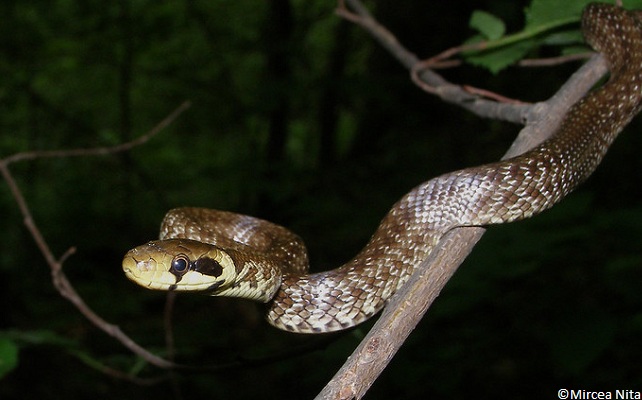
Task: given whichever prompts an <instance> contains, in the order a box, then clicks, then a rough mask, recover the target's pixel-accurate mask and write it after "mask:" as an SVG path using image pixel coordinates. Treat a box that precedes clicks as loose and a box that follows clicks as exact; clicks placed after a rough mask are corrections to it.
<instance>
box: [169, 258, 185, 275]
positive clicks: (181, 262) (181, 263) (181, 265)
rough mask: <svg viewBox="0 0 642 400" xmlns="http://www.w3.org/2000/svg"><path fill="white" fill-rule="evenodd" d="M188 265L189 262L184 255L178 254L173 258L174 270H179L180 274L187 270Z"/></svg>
mask: <svg viewBox="0 0 642 400" xmlns="http://www.w3.org/2000/svg"><path fill="white" fill-rule="evenodd" d="M188 267H189V263H188V262H187V259H186V258H185V257H184V256H178V257H176V258H174V260H172V270H174V272H178V273H179V274H180V273H183V272H185V271H187V268H188Z"/></svg>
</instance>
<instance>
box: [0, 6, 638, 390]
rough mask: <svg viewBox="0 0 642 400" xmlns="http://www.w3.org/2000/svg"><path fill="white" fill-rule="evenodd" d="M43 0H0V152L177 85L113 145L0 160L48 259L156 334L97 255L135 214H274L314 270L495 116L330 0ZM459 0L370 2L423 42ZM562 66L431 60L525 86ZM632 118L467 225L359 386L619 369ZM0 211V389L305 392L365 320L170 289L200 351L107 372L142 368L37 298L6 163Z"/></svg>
mask: <svg viewBox="0 0 642 400" xmlns="http://www.w3.org/2000/svg"><path fill="white" fill-rule="evenodd" d="M47 3H48V4H45V2H42V4H41V2H37V1H21V2H17V1H4V2H2V4H1V5H0V12H2V15H3V18H2V22H1V23H0V52H1V54H0V68H1V70H0V75H1V76H2V78H1V82H2V85H1V88H0V105H1V108H0V118H1V119H0V121H1V126H2V132H1V134H0V154H1V156H2V157H5V156H7V155H10V154H13V153H16V152H19V151H30V150H49V149H67V148H76V147H92V146H105V145H113V144H117V143H120V142H124V141H128V140H131V139H132V138H134V137H136V136H138V135H141V134H143V133H144V132H146V131H148V130H149V129H150V128H151V127H152V126H154V125H155V124H156V123H157V122H158V121H160V120H161V119H162V118H164V117H165V116H166V115H167V114H168V113H169V112H170V111H171V110H173V109H174V108H175V107H177V106H178V105H179V104H180V103H182V102H183V101H185V100H189V101H191V103H192V107H191V108H190V109H189V110H188V111H187V112H186V113H185V114H183V115H182V116H181V117H180V119H179V120H177V121H176V122H175V123H174V124H172V125H171V126H170V127H169V128H168V129H166V130H165V131H164V132H163V133H161V134H160V135H159V136H157V137H156V138H154V139H153V140H152V141H151V142H149V143H148V144H146V145H144V146H141V147H137V148H135V149H134V150H132V151H131V152H128V153H125V154H119V155H113V156H106V157H87V158H63V159H40V160H36V161H29V162H22V163H19V164H15V165H13V166H12V171H13V173H14V174H15V177H16V179H17V180H18V183H19V185H20V187H21V189H22V190H23V191H24V194H25V196H26V199H27V201H28V202H29V205H30V206H31V207H32V209H33V213H34V217H35V219H36V222H37V223H38V224H39V226H40V227H41V229H42V230H43V233H44V235H45V237H46V238H47V240H48V241H49V244H50V245H51V247H52V249H53V251H54V252H55V254H56V255H58V256H59V255H61V254H62V253H63V252H64V251H65V250H66V249H67V248H69V247H70V246H76V247H77V248H78V252H77V254H76V255H74V256H73V257H71V258H70V259H69V260H68V261H67V262H66V263H65V271H66V273H67V274H68V276H69V278H70V279H71V281H72V283H73V284H74V285H75V287H76V289H77V290H78V292H79V293H80V295H81V296H82V297H83V298H84V299H85V300H86V301H87V303H88V304H89V305H90V306H91V307H92V308H93V309H94V310H95V311H97V312H98V313H99V314H100V315H102V316H103V317H104V318H106V319H107V320H108V321H110V322H112V323H115V324H117V325H119V326H120V327H121V328H122V329H123V330H124V331H125V332H126V333H127V334H129V335H131V336H132V337H133V338H134V339H135V340H136V341H137V342H138V343H140V344H141V345H143V346H144V347H146V348H148V349H150V350H152V351H155V352H158V354H160V355H166V354H165V353H164V352H165V347H164V330H163V305H164V302H165V296H164V294H162V293H157V292H148V291H145V290H143V289H141V288H139V287H137V286H135V285H134V284H132V283H130V282H128V281H127V280H126V279H125V277H124V275H123V273H122V270H121V267H120V261H121V259H122V256H123V254H124V253H125V252H126V251H127V250H128V249H129V248H131V247H134V246H136V245H138V244H142V243H144V242H146V241H148V240H151V239H153V238H155V237H156V235H157V231H158V224H159V223H160V220H161V218H162V216H163V215H164V213H165V212H166V211H167V210H168V209H170V208H172V207H177V206H184V205H190V206H205V207H211V208H218V209H226V210H232V211H237V212H243V213H247V214H251V215H255V216H259V217H262V218H265V219H268V220H271V221H274V222H277V223H280V224H283V225H285V226H287V227H289V228H291V229H292V230H294V231H295V232H297V233H298V234H300V235H301V236H302V237H303V238H304V239H305V241H306V243H307V245H308V248H309V250H310V252H311V258H312V265H313V267H312V268H313V269H314V270H317V271H320V270H325V269H330V268H334V267H336V266H338V265H340V264H341V263H342V262H343V261H346V260H347V259H348V258H350V257H351V256H352V255H354V254H355V253H356V252H357V251H358V250H359V249H360V246H362V245H363V244H364V243H365V241H366V240H367V238H368V237H369V235H370V234H371V233H372V232H373V231H374V228H375V227H376V225H377V223H378V221H379V219H380V218H381V217H382V216H383V215H384V214H385V212H386V211H387V210H388V208H389V207H390V206H391V204H392V203H394V201H395V200H397V199H398V198H399V197H400V196H401V195H403V194H404V193H405V192H407V191H408V190H409V189H410V188H412V187H413V186H415V185H416V184H418V183H420V182H422V181H425V180H427V179H429V178H430V177H433V176H436V175H438V174H440V173H443V172H447V171H450V170H454V169H458V168H462V167H465V166H471V165H476V164H481V163H484V162H488V161H492V160H496V159H498V158H499V157H500V156H501V154H502V153H503V152H504V151H505V149H506V148H507V146H508V144H509V143H510V142H511V140H512V138H513V137H514V135H515V134H516V133H517V132H518V130H519V127H517V126H512V125H509V124H505V123H500V122H495V121H489V120H483V119H481V118H478V117H476V116H474V115H472V114H469V113H466V112H464V111H462V110H460V109H459V108H457V107H455V106H452V105H448V104H443V103H442V102H440V101H439V100H438V99H436V98H434V97H432V96H430V95H427V94H425V93H423V92H421V91H420V90H419V89H418V88H416V87H415V86H414V85H413V84H412V83H411V82H410V80H409V76H408V72H407V71H405V70H404V69H403V68H402V67H401V66H400V65H398V64H397V63H396V62H395V61H394V60H393V59H392V58H391V57H390V55H389V54H387V53H385V52H384V51H383V50H381V49H380V48H379V47H378V46H377V45H376V44H375V43H373V41H372V39H371V38H370V37H369V36H368V35H367V34H365V33H364V32H363V31H362V30H360V29H359V28H358V27H356V26H353V25H351V24H349V23H347V22H345V21H342V20H340V19H339V18H338V17H336V16H335V15H334V14H333V9H334V7H335V5H334V4H333V3H332V2H322V1H294V0H291V1H286V0H277V1H265V2H262V1H261V2H258V1H236V2H220V1H200V0H184V1H165V2H155V1H146V0H137V1H126V0H121V1H115V2H99V1H95V0H85V1H77V2H71V1H62V0H57V1H52V2H47ZM471 3H472V2H470V1H463V0H458V1H448V2H437V1H433V2H427V1H414V2H411V1H404V2H400V1H391V0H381V1H377V2H376V5H374V4H370V7H371V9H372V10H373V12H374V13H375V15H376V16H377V17H378V18H379V20H380V21H381V22H382V23H383V24H384V25H386V26H387V27H388V28H389V29H390V30H391V31H392V32H394V33H395V34H396V35H398V38H399V39H400V41H401V42H402V43H403V44H404V45H406V46H407V47H408V48H409V49H410V50H411V51H413V52H415V53H416V54H417V55H418V56H420V57H428V56H431V55H434V54H436V53H438V52H440V51H442V50H444V49H446V48H448V47H451V46H454V45H458V44H460V43H462V42H463V41H464V40H465V39H466V38H468V37H470V36H471V35H472V32H471V31H470V30H469V29H468V28H467V21H468V18H469V16H470V13H471V12H472V11H473V5H471ZM474 3H475V4H474V6H475V7H476V8H478V9H484V10H486V11H489V12H491V13H493V14H496V15H498V16H500V17H502V18H503V19H504V20H505V21H508V25H509V31H515V30H518V29H520V27H521V26H522V24H523V8H524V7H525V6H526V5H527V2H526V1H514V0H494V1H490V0H488V1H478V2H474ZM537 55H538V54H532V55H531V56H537ZM578 65H579V64H575V65H566V66H560V67H556V68H550V69H541V70H540V69H519V68H509V69H508V70H506V71H503V72H502V73H501V74H499V75H497V76H493V75H491V74H489V73H487V72H486V71H483V70H481V69H478V68H472V67H462V68H459V69H454V70H448V71H444V72H443V73H444V75H445V76H446V77H447V78H448V79H450V80H452V81H454V82H458V83H465V84H470V85H475V86H480V87H484V88H487V89H490V90H494V91H497V92H499V93H502V94H504V95H507V96H512V97H515V98H519V99H521V100H524V101H538V100H545V99H546V98H547V97H548V96H550V95H551V94H552V93H554V92H555V90H556V89H557V88H558V87H559V85H560V84H562V83H563V82H564V80H565V79H566V78H567V77H568V75H569V74H570V73H572V71H573V70H574V69H576V68H577V66H578ZM640 128H641V125H640V122H639V121H637V122H634V123H633V124H632V125H631V126H630V127H629V128H628V129H627V130H626V131H625V132H624V134H623V135H622V137H621V138H620V139H618V141H616V143H615V145H614V146H613V148H612V149H611V151H610V153H609V155H608V156H607V157H606V159H605V161H604V163H603V165H602V166H601V167H600V168H599V169H598V171H597V172H596V173H595V175H594V176H593V177H592V178H591V179H590V180H589V182H587V183H586V184H585V185H584V186H583V187H582V188H581V189H580V190H578V191H577V192H576V193H575V194H573V195H572V196H570V197H569V198H568V199H566V200H565V201H564V202H563V203H562V204H560V205H559V206H557V207H556V208H554V209H553V210H551V211H550V212H546V213H545V214H543V215H541V216H538V217H536V218H534V219H532V220H530V221H526V222H521V223H516V224H511V225H507V226H501V227H492V228H491V229H489V232H488V234H487V235H486V236H485V237H484V239H483V240H482V242H481V243H480V245H479V246H478V247H477V248H476V250H475V252H474V253H473V254H472V256H471V257H470V258H469V259H468V260H467V262H466V263H465V264H464V265H463V266H462V267H461V268H460V271H459V272H458V273H457V274H456V275H455V277H454V278H453V279H452V280H451V282H449V284H448V285H447V286H446V288H445V290H444V291H443V293H442V295H441V296H440V297H439V298H438V299H437V301H436V302H435V304H434V306H433V307H432V308H431V310H430V311H429V313H428V314H427V316H426V317H425V318H424V320H423V321H422V323H421V324H420V325H419V327H418V328H417V330H416V331H415V332H413V334H412V335H411V336H410V338H409V340H408V341H407V342H406V344H405V345H404V346H403V348H402V349H401V351H400V352H399V353H398V355H397V356H396V357H395V359H394V360H393V362H392V363H391V364H390V365H389V366H388V368H387V369H386V371H385V372H384V374H383V375H382V377H381V378H380V379H379V380H378V381H377V383H376V384H375V385H374V386H373V388H372V389H371V390H370V392H369V394H368V396H367V398H370V399H388V398H397V399H398V398H427V397H437V398H464V396H472V395H474V396H476V397H477V398H495V399H496V398H533V399H541V398H555V396H556V393H557V390H558V389H560V388H563V387H565V388H568V389H586V390H591V389H594V390H616V389H640V388H641V387H642V374H641V373H640V367H639V363H640V359H642V349H641V348H640V345H639V338H640V334H641V333H642V313H641V312H640V310H641V309H642V308H641V306H642V295H641V294H640V288H641V287H642V280H641V278H642V271H641V270H640V268H639V267H640V264H641V262H642V256H641V255H640V250H639V249H640V246H641V245H642V207H641V203H640V200H639V198H640V197H639V196H640V192H639V190H638V189H637V188H638V187H639V186H640V184H642V177H640V174H639V171H640V169H641V167H642V158H640V156H639V152H640V149H642V145H641V143H640V142H641V140H642V139H641V135H639V134H638V131H639V130H640ZM0 213H1V214H0V215H2V216H3V218H2V225H1V226H2V228H3V229H2V230H1V231H0V243H2V245H1V249H2V251H1V252H0V300H1V301H2V304H3V310H2V312H1V314H0V329H1V330H2V331H1V332H3V333H4V334H5V335H9V336H10V337H12V338H13V339H15V341H16V342H17V343H18V344H19V345H20V354H19V365H18V367H17V368H16V369H14V370H13V371H12V372H11V373H9V374H8V375H7V376H5V377H4V378H3V379H2V380H1V381H0V397H1V398H3V399H4V398H29V397H33V398H86V397H89V396H92V398H96V396H98V398H119V399H130V398H131V399H134V398H155V399H165V398H226V399H253V398H271V397H274V398H311V397H313V396H314V395H315V394H316V393H318V391H319V390H320V389H321V388H322V387H323V386H324V384H325V383H326V382H327V380H329V379H330V378H331V377H332V375H333V374H334V372H335V371H336V369H337V368H338V367H339V366H340V365H341V364H342V363H343V361H344V360H345V359H346V357H347V356H348V355H349V354H350V353H351V351H352V349H353V348H354V347H355V346H356V345H357V344H358V342H359V340H360V338H361V337H363V335H364V334H365V332H367V329H368V328H369V327H370V325H371V324H366V325H364V326H363V327H360V328H358V329H356V330H353V331H350V332H346V333H342V334H338V335H335V336H333V337H330V338H329V339H328V338H327V337H322V338H319V337H310V336H297V335H292V334H288V333H285V332H280V331H278V330H275V329H273V328H271V327H270V326H269V325H268V324H267V323H266V322H264V321H263V308H262V306H261V305H258V304H254V303H250V302H246V301H242V300H236V299H218V298H208V297H202V296H180V297H179V298H178V299H177V302H176V310H175V313H176V315H175V319H174V326H175V335H176V350H177V361H180V362H183V363H188V364H191V365H197V366H214V367H216V366H218V367H216V369H215V370H210V369H207V370H195V371H179V372H177V373H175V374H174V376H173V380H163V381H162V382H160V383H157V384H154V385H149V386H144V385H138V384H135V383H130V382H128V381H124V380H120V379H117V378H114V377H113V376H111V375H109V374H105V373H102V372H99V371H98V368H100V367H101V366H109V367H112V368H116V369H119V370H123V371H125V372H131V373H132V374H133V375H136V376H140V377H145V378H147V377H159V376H160V377H163V376H165V375H164V373H163V372H162V371H160V370H158V369H156V368H154V367H151V366H148V365H145V364H144V363H143V362H141V361H140V360H138V359H137V358H136V357H135V356H134V355H132V354H131V353H129V352H128V351H127V350H126V349H124V348H123V347H122V346H121V345H120V344H119V343H117V342H115V341H114V340H113V339H111V338H110V337H108V336H107V335H105V334H104V333H103V332H102V331H100V330H98V329H97V328H96V327H94V326H93V325H91V324H90V323H89V322H88V321H87V320H86V319H84V317H82V316H81V315H80V314H79V313H78V312H77V311H76V310H75V308H73V307H72V306H71V305H70V304H69V303H68V302H67V301H66V300H64V299H62V298H61V297H59V296H58V294H57V293H56V292H55V290H54V288H53V286H52V284H51V280H50V274H49V271H48V267H47V265H46V263H45V262H44V259H43V257H42V255H41V254H40V253H39V252H38V250H37V249H36V247H35V245H34V243H33V240H32V238H31V237H30V236H29V235H28V233H27V231H26V230H25V228H24V226H23V225H22V218H21V215H20V214H19V212H18V209H17V207H16V205H15V203H14V201H13V200H12V198H11V197H10V193H9V191H8V190H7V188H6V185H2V186H0ZM310 348H315V349H316V350H314V351H308V350H309V349H310ZM272 358H274V359H275V360H274V361H273V362H266V360H270V359H272ZM257 360H258V361H261V360H263V362H258V363H255V361H257ZM229 363H232V364H233V365H234V367H225V366H226V365H228V364H229ZM172 382H173V383H172ZM543 396H545V397H543Z"/></svg>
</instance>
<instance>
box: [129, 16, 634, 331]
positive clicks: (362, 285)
mask: <svg viewBox="0 0 642 400" xmlns="http://www.w3.org/2000/svg"><path fill="white" fill-rule="evenodd" d="M582 31H583V33H584V36H585V39H586V41H587V42H588V43H589V44H590V45H591V46H592V47H593V48H594V49H595V50H597V51H598V52H600V53H602V54H603V55H604V56H605V58H606V60H607V62H608V65H609V70H610V74H611V76H610V79H609V81H608V82H607V83H606V84H604V85H603V86H602V87H601V88H599V89H597V90H594V91H592V92H591V93H589V94H588V95H586V96H585V97H584V98H582V99H581V100H580V101H579V102H578V103H576V104H575V105H574V106H572V107H571V109H570V110H569V111H568V113H567V114H566V116H565V117H564V119H563V121H562V123H561V125H560V127H559V128H558V129H557V131H556V132H555V133H554V134H553V135H552V136H551V137H550V138H549V139H548V140H546V141H544V142H543V143H542V144H540V145H539V146H537V147H535V148H534V149H532V150H530V151H528V152H526V153H524V154H522V155H520V156H517V157H514V158H511V159H507V160H504V161H500V162H495V163H491V164H486V165H482V166H477V167H472V168H466V169H462V170H460V171H455V172H451V173H447V174H444V175H441V176H439V177H437V178H434V179H431V180H429V181H427V182H424V183H422V184H420V185H419V186H417V187H415V188H414V189H412V190H411V191H410V192H409V193H408V194H406V195H405V196H403V197H402V198H401V199H400V200H399V201H397V203H396V204H395V205H394V206H393V207H392V209H391V210H390V211H389V212H388V214H387V215H386V216H385V217H384V218H383V220H382V221H381V224H380V225H379V227H378V228H377V230H376V231H375V232H374V234H373V235H372V237H371V239H370V241H369V242H368V243H367V244H366V246H365V247H364V248H363V249H362V250H361V251H360V252H359V253H358V254H357V255H356V256H355V257H354V258H353V259H352V260H350V261H348V262H347V263H345V264H344V265H342V266H340V267H339V268H336V269H333V270H330V271H325V272H318V273H309V272H308V259H307V254H306V250H305V246H304V244H303V243H302V241H301V239H300V238H299V237H298V236H296V235H295V234H293V233H291V232H290V231H288V230H287V229H285V228H283V227H281V226H278V225H275V224H272V223H270V222H267V221H264V220H260V219H257V218H253V217H249V216H245V215H239V214H234V213H230V212H224V211H216V210H210V209H203V208H179V209H174V210H171V211H169V212H168V213H167V215H166V216H165V218H164V220H163V222H162V226H161V232H160V240H156V241H151V242H149V243H147V244H144V245H142V246H139V247H136V248H134V249H132V250H130V251H129V252H128V253H127V254H126V255H125V257H124V259H123V270H124V271H125V274H126V275H127V277H128V278H129V279H131V280H133V281H134V282H136V283H137V284H139V285H141V286H143V287H146V288H149V289H157V290H176V291H194V292H200V293H203V294H207V295H211V296H236V297H245V298H249V299H254V300H258V301H262V302H266V303H269V311H268V313H267V319H268V321H269V322H270V323H271V324H272V325H274V326H276V327H277V328H281V329H284V330H287V331H292V332H300V333H320V332H330V331H336V330H341V329H346V328H349V327H352V326H354V325H357V324H359V323H361V322H363V321H365V320H367V319H368V318H370V317H372V316H373V315H374V314H376V313H377V312H378V311H379V310H381V308H382V307H383V306H384V305H385V304H386V301H387V299H389V298H390V296H392V295H393V294H394V293H395V292H396V291H397V290H398V289H399V288H400V287H401V286H402V285H403V284H404V283H405V282H406V281H407V280H408V278H409V277H410V275H411V274H412V273H413V271H414V269H415V267H416V266H417V265H418V264H419V263H420V262H421V261H422V260H424V259H425V258H426V257H427V256H428V254H429V253H430V252H431V250H432V249H433V248H434V247H435V245H436V244H437V242H438V241H439V239H440V238H441V237H442V236H443V235H444V233H446V232H447V231H448V230H450V229H452V228H454V227H461V226H484V225H490V224H500V223H507V222H512V221H516V220H521V219H524V218H529V217H531V216H533V215H535V214H538V213H540V212H542V211H544V210H546V209H548V208H550V207H551V206H553V205H554V204H555V203H557V202H559V201H560V200H561V199H562V198H564V197H565V196H566V195H567V194H569V193H570V192H571V191H572V190H573V189H575V188H576V187H577V186H578V185H579V184H580V183H581V182H583V181H584V180H585V179H586V178H587V177H588V176H589V175H590V174H591V173H592V172H593V171H594V170H595V168H596V167H597V165H598V164H599V163H600V161H601V160H602V158H603V156H604V154H605V153H606V151H607V149H608V147H609V146H610V145H611V143H612V142H613V140H614V139H615V137H616V136H617V135H618V134H619V133H620V132H621V131H622V129H623V128H624V127H625V126H626V125H627V124H628V123H629V122H630V121H631V119H632V118H633V117H634V116H635V115H636V114H637V113H638V111H639V110H640V104H641V100H642V22H641V18H640V14H639V13H638V12H635V11H626V10H624V9H621V8H618V7H615V6H613V5H608V4H599V3H593V4H590V5H588V6H587V7H586V8H585V10H584V12H583V15H582Z"/></svg>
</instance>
